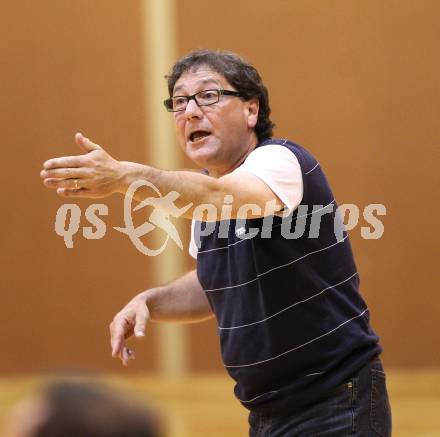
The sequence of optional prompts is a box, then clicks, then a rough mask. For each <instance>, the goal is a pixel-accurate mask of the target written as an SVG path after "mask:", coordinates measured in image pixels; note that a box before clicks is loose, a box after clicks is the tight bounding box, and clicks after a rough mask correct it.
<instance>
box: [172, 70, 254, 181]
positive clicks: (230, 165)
mask: <svg viewBox="0 0 440 437" xmlns="http://www.w3.org/2000/svg"><path fill="white" fill-rule="evenodd" d="M207 89H223V90H230V91H236V90H235V89H234V88H233V87H232V86H231V85H230V84H229V83H228V81H227V80H226V79H225V77H224V76H223V75H221V74H219V73H216V72H215V71H213V70H211V69H209V68H208V67H204V66H201V67H199V68H197V69H196V70H189V71H187V72H185V73H183V74H182V76H180V78H179V79H178V80H177V82H176V84H175V86H174V92H173V96H190V95H193V94H195V93H197V92H199V91H203V90H207ZM174 120H175V126H176V132H177V138H178V140H179V143H180V145H181V147H182V148H183V150H184V152H185V153H186V155H187V156H188V157H189V158H190V159H191V160H192V161H193V162H195V163H196V164H197V165H199V166H200V167H204V168H206V169H207V170H208V171H209V173H210V175H212V176H216V177H219V176H222V175H224V174H226V173H229V172H230V171H232V170H233V169H234V168H235V167H236V166H237V165H239V164H240V163H241V161H242V160H243V159H244V158H245V157H246V156H247V154H248V153H250V152H251V151H252V150H253V149H254V147H255V145H256V144H257V136H256V134H255V132H254V127H255V125H256V123H257V120H258V101H257V100H250V101H247V102H245V101H243V100H242V99H240V98H239V97H235V96H221V97H220V101H219V102H218V103H215V104H213V105H209V106H200V107H199V106H198V105H197V103H196V102H195V101H194V99H192V100H190V101H189V102H188V106H187V107H186V109H185V110H184V111H180V112H175V113H174Z"/></svg>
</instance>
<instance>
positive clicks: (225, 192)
mask: <svg viewBox="0 0 440 437" xmlns="http://www.w3.org/2000/svg"><path fill="white" fill-rule="evenodd" d="M120 164H121V166H122V168H123V177H122V178H121V180H122V183H121V184H119V189H118V191H119V192H120V193H121V194H124V195H125V194H126V193H127V190H128V189H129V187H130V185H131V184H132V183H133V182H135V181H139V180H145V181H148V182H149V183H151V184H153V185H154V187H156V188H157V189H158V190H159V191H160V193H161V195H162V196H165V195H167V194H168V193H170V192H173V191H174V192H177V193H178V195H179V196H178V197H177V198H176V199H175V200H173V203H174V205H175V207H176V208H179V209H180V208H185V207H186V208H185V211H184V212H183V210H182V213H181V214H180V216H181V217H185V218H188V219H193V218H194V219H196V220H207V221H216V220H220V219H221V217H220V213H221V211H222V208H223V207H224V205H225V201H226V197H225V196H232V197H230V199H229V203H231V202H232V203H231V204H230V208H231V209H230V212H229V215H230V218H238V217H240V218H246V217H248V216H251V215H256V216H259V217H261V216H263V215H268V214H272V213H273V212H274V211H276V210H279V209H281V206H282V203H281V202H280V201H279V199H277V198H276V196H275V195H274V194H273V192H272V191H271V190H270V189H269V188H268V187H267V186H266V185H265V184H264V182H262V181H260V180H258V179H257V178H255V177H254V176H251V177H252V179H250V180H249V179H248V178H249V175H248V176H246V175H245V174H241V175H240V176H239V179H240V182H241V183H238V180H237V177H231V175H226V176H223V177H220V178H214V177H211V176H207V175H204V174H201V173H198V172H193V171H187V170H177V171H167V170H159V169H157V168H154V167H150V166H147V165H142V164H137V163H133V162H127V161H121V162H120ZM149 196H154V197H156V196H157V193H154V191H153V190H152V189H151V188H149V187H147V186H141V187H140V188H139V189H138V190H136V192H135V193H134V195H133V197H134V198H135V199H136V200H138V201H140V202H142V201H144V200H145V199H146V198H147V197H149ZM272 202H273V203H272ZM190 204H191V207H189V206H188V205H190ZM206 204H209V205H211V206H213V207H214V208H215V211H216V214H217V215H216V217H214V218H213V217H210V218H209V219H207V218H206V217H204V216H200V215H201V214H202V213H204V211H205V209H204V208H197V207H198V206H200V205H206ZM246 204H253V205H256V206H257V207H259V208H260V212H255V211H252V214H250V212H249V211H248V210H244V211H242V212H240V207H241V206H242V205H246ZM268 205H269V206H271V205H274V206H273V207H274V209H273V210H269V212H267V210H266V208H267V206H268ZM196 208H197V214H196V215H195V214H194V212H195V209H196Z"/></svg>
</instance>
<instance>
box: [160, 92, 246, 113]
mask: <svg viewBox="0 0 440 437" xmlns="http://www.w3.org/2000/svg"><path fill="white" fill-rule="evenodd" d="M207 91H215V92H217V93H218V95H217V100H216V101H215V102H212V103H202V104H200V103H199V102H198V101H197V96H198V95H199V94H202V93H206V92H207ZM221 96H235V97H242V95H241V94H240V93H239V92H238V91H231V90H223V89H221V88H220V89H207V90H202V91H199V92H198V93H195V94H193V95H191V96H173V97H170V98H168V99H166V100H164V101H163V104H164V106H165V108H166V110H167V111H168V112H181V111H185V109H186V107H187V106H188V103H189V101H190V100H194V101H195V102H196V104H197V106H210V105H215V104H216V103H218V102H219V101H220V97H221ZM177 97H179V98H185V99H186V105H185V107H184V108H183V109H173V100H174V99H175V98H177Z"/></svg>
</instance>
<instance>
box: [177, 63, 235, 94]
mask: <svg viewBox="0 0 440 437" xmlns="http://www.w3.org/2000/svg"><path fill="white" fill-rule="evenodd" d="M207 85H213V86H220V87H222V88H224V87H227V86H228V85H229V83H228V81H227V80H226V78H225V77H224V76H223V75H222V74H220V73H217V72H216V71H214V70H211V69H210V68H208V67H199V68H198V69H195V70H194V69H191V70H188V71H185V72H184V73H183V74H182V75H181V76H180V77H179V79H178V80H177V81H176V83H175V85H174V89H173V94H175V93H176V92H192V91H194V92H197V91H198V90H199V89H202V88H205V87H206V86H207Z"/></svg>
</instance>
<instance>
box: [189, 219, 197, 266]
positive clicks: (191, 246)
mask: <svg viewBox="0 0 440 437" xmlns="http://www.w3.org/2000/svg"><path fill="white" fill-rule="evenodd" d="M194 230H195V221H194V220H191V240H190V242H189V247H188V252H189V254H190V255H191V256H192V257H193V258H194V259H197V252H198V249H197V245H196V240H195V238H194Z"/></svg>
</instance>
